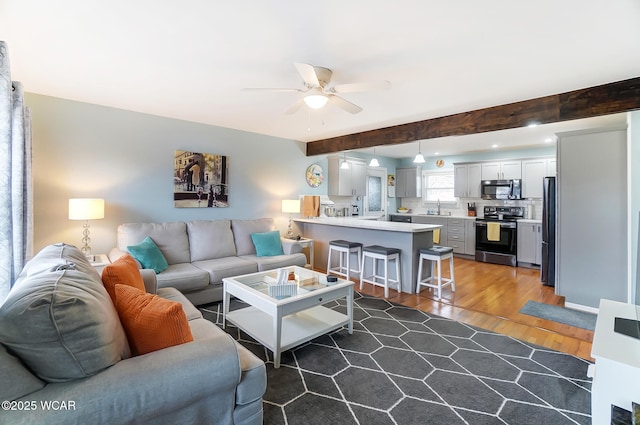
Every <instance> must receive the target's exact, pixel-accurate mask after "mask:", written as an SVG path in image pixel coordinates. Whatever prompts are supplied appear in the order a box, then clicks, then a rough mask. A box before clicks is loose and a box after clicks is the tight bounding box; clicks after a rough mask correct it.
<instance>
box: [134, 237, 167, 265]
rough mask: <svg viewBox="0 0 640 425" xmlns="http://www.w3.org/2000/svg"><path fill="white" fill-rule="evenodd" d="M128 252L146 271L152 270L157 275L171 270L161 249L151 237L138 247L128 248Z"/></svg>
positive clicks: (137, 245)
mask: <svg viewBox="0 0 640 425" xmlns="http://www.w3.org/2000/svg"><path fill="white" fill-rule="evenodd" d="M127 251H129V253H130V254H131V255H132V256H133V258H135V259H136V260H138V261H139V262H140V264H142V267H143V268H145V269H151V270H153V271H154V272H156V273H162V272H163V271H165V270H167V269H168V268H169V263H167V260H166V259H165V258H164V255H162V252H161V251H160V248H158V245H156V244H155V242H154V241H153V239H151V238H150V237H149V236H147V237H146V238H144V239H143V240H142V242H140V243H139V244H136V245H129V246H127Z"/></svg>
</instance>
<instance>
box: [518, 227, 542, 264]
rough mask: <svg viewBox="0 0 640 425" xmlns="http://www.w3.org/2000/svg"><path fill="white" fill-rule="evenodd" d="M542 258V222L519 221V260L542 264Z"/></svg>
mask: <svg viewBox="0 0 640 425" xmlns="http://www.w3.org/2000/svg"><path fill="white" fill-rule="evenodd" d="M541 259H542V224H541V223H531V222H524V223H523V222H521V221H519V222H518V262H519V263H530V264H540V262H541Z"/></svg>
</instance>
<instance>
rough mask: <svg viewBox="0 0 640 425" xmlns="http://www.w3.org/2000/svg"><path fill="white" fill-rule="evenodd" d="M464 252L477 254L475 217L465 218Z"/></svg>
mask: <svg viewBox="0 0 640 425" xmlns="http://www.w3.org/2000/svg"><path fill="white" fill-rule="evenodd" d="M464 227H465V229H466V230H465V239H464V253H465V254H467V255H474V256H475V255H476V221H475V220H474V219H466V220H465V224H464Z"/></svg>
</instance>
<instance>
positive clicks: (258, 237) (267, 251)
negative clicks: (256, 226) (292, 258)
mask: <svg viewBox="0 0 640 425" xmlns="http://www.w3.org/2000/svg"><path fill="white" fill-rule="evenodd" d="M251 240H252V241H253V245H254V247H255V249H256V255H257V256H258V257H271V256H274V255H283V254H284V251H283V250H282V242H280V232H279V231H278V230H273V231H271V232H264V233H252V234H251Z"/></svg>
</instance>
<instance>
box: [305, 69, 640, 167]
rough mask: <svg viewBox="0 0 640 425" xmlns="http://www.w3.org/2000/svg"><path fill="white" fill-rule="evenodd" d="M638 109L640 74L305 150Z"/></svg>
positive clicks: (312, 145)
mask: <svg viewBox="0 0 640 425" xmlns="http://www.w3.org/2000/svg"><path fill="white" fill-rule="evenodd" d="M637 109H640V77H636V78H631V79H628V80H624V81H618V82H614V83H609V84H603V85H600V86H595V87H589V88H586V89H580V90H574V91H570V92H566V93H560V94H554V95H551V96H544V97H539V98H536V99H530V100H524V101H522V102H515V103H509V104H506V105H500V106H493V107H490V108H483V109H476V110H475V111H469V112H462V113H459V114H453V115H448V116H445V117H439V118H431V119H428V120H424V121H416V122H412V123H408V124H400V125H396V126H392V127H385V128H380V129H377V130H370V131H364V132H361V133H354V134H348V135H345V136H338V137H332V138H330V139H323V140H316V141H314V142H309V143H307V145H306V147H307V156H313V155H321V154H328V153H333V152H342V151H346V150H352V149H362V148H371V147H374V146H382V145H395V144H401V143H408V142H413V141H417V140H425V139H434V138H437V137H446V136H463V135H467V134H475V133H485V132H488V131H498V130H508V129H512V128H519V127H526V126H528V125H529V124H532V123H536V124H549V123H554V122H560V121H569V120H575V119H580V118H590V117H596V116H601V115H608V114H616V113H620V112H628V111H633V110H637Z"/></svg>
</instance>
